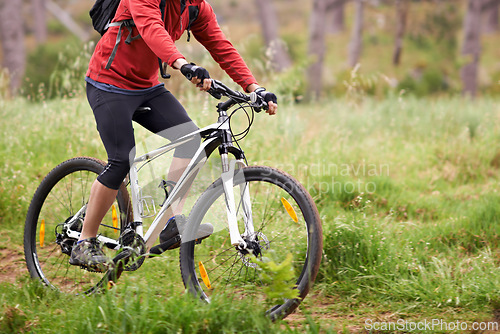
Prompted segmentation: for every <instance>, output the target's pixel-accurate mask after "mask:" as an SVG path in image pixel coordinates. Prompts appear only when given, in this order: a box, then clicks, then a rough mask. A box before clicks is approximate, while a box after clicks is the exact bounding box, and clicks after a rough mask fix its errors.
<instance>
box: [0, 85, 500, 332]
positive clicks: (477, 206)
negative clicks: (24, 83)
mask: <svg viewBox="0 0 500 334" xmlns="http://www.w3.org/2000/svg"><path fill="white" fill-rule="evenodd" d="M206 99H207V97H206V96H205V95H201V94H198V95H190V96H189V99H188V97H187V96H183V97H182V100H184V102H186V101H187V100H189V102H187V103H186V105H187V109H188V111H189V112H190V114H191V115H192V117H193V118H194V119H195V120H196V122H197V123H198V125H200V126H203V125H206V124H208V123H212V122H213V121H214V120H215V117H216V114H215V112H214V108H213V105H214V101H213V100H208V103H207V100H206ZM498 102H499V101H498V100H495V99H486V98H485V99H480V100H477V101H469V100H466V99H462V98H460V97H452V98H441V99H437V100H432V99H416V98H412V97H406V96H402V97H393V98H388V99H385V100H373V99H366V98H363V97H361V98H358V97H355V98H353V97H352V96H348V97H346V98H343V99H339V100H334V101H330V102H323V103H321V104H303V105H301V104H299V105H282V107H281V109H280V113H279V115H278V116H276V117H268V116H267V115H264V114H259V115H257V118H256V121H255V124H254V127H253V130H252V131H251V133H250V135H249V136H248V137H247V138H246V139H245V140H243V142H242V146H243V149H244V150H245V153H246V154H247V156H248V158H249V162H250V164H268V165H271V166H275V167H278V168H281V169H284V170H285V171H287V172H289V173H290V174H292V175H294V176H296V177H297V178H298V179H299V180H300V181H301V182H302V183H303V184H304V185H305V186H306V188H308V190H309V191H310V192H311V194H312V195H313V197H314V199H315V201H316V203H317V205H318V208H319V210H320V215H321V217H322V220H323V226H324V242H325V245H324V259H323V264H322V268H321V272H320V276H319V279H318V283H317V285H316V288H315V290H314V291H313V292H312V295H314V296H315V297H316V298H307V299H306V300H305V302H304V304H303V305H302V306H301V307H300V308H299V311H298V314H299V316H298V317H295V318H294V319H298V320H293V321H291V322H280V323H278V324H275V325H272V324H270V323H269V322H268V321H267V320H266V318H265V317H263V316H262V310H261V309H259V307H257V308H255V305H251V302H248V301H233V302H228V301H227V300H225V299H224V298H221V300H216V301H215V302H214V303H213V304H210V305H202V304H200V303H198V302H195V301H192V300H191V299H190V298H189V297H188V296H186V295H184V291H183V287H182V284H181V279H180V275H179V274H178V262H177V259H176V256H175V255H174V254H171V255H168V256H166V257H162V258H160V259H155V260H153V261H150V262H147V263H146V265H149V266H157V267H158V268H159V274H158V275H159V276H158V277H159V278H160V279H161V283H160V284H157V283H155V284H152V283H151V282H155V279H156V277H149V276H143V275H141V270H139V271H137V272H135V273H130V274H128V273H126V274H124V277H123V280H120V281H119V282H120V284H118V286H117V288H116V289H113V290H112V291H111V292H110V293H107V294H105V295H102V296H96V297H90V298H74V297H72V296H64V295H59V294H56V293H53V292H50V291H47V290H45V289H41V288H40V287H37V286H36V285H35V284H33V283H28V280H27V278H26V277H27V275H28V274H27V272H24V276H22V277H20V278H18V280H17V282H16V283H14V284H11V283H1V284H0V308H1V309H2V312H1V313H2V314H3V316H2V317H1V318H0V319H1V320H0V329H1V330H0V331H4V332H9V331H11V332H20V331H23V330H24V331H35V332H38V333H45V332H53V331H54V329H55V328H57V331H58V332H102V333H105V332H151V333H155V332H166V331H171V332H177V331H184V332H190V333H196V332H202V331H209V332H210V331H211V332H220V331H225V332H235V331H238V332H239V331H245V330H249V328H252V331H257V332H259V331H260V332H279V331H285V332H289V331H294V330H297V331H309V332H316V330H317V328H316V326H318V324H321V329H320V330H322V331H327V330H328V329H329V328H330V327H331V328H334V329H335V330H340V331H345V332H349V331H353V332H355V331H359V330H361V329H362V328H363V324H364V321H365V320H366V319H368V318H371V319H374V318H376V317H382V318H383V319H388V320H393V321H396V320H397V319H400V318H405V319H413V320H417V321H421V320H423V319H432V318H436V317H438V318H443V319H446V320H447V321H456V320H461V321H476V320H480V321H486V320H491V319H493V318H494V315H493V313H494V310H498V309H500V306H499V305H500V296H499V294H500V288H499V287H500V269H499V262H500V248H499V233H500V224H499V223H500V194H499V193H498V185H499V164H498V162H497V160H498V158H496V157H497V156H498V154H499V152H500V146H499V144H498V143H500V109H499V108H498ZM196 105H204V106H205V107H204V109H203V110H202V111H197V109H196V108H195V106H196ZM0 115H1V117H2V120H3V121H2V122H1V123H0V131H1V132H2V140H1V141H0V157H1V161H2V162H3V164H2V165H1V166H0V172H1V173H2V177H1V178H0V230H1V232H2V235H6V236H9V238H8V240H4V241H2V242H0V245H1V249H5V248H14V249H16V250H20V249H21V247H22V246H21V245H22V226H23V223H24V217H25V214H26V210H27V207H28V205H29V201H30V200H31V196H32V194H33V192H34V191H35V189H36V187H37V185H38V184H39V183H40V181H41V179H42V178H43V176H44V175H45V174H46V173H47V172H48V171H50V169H51V168H52V167H53V166H55V165H56V164H58V163H60V162H62V161H63V160H65V159H68V158H71V157H73V156H78V155H89V156H96V157H98V158H101V159H105V152H104V150H103V148H102V146H101V143H100V140H99V137H98V134H97V131H96V130H95V124H94V120H93V115H92V112H91V110H90V108H89V107H88V105H87V102H86V101H85V100H84V99H83V98H81V99H72V100H65V99H62V100H53V101H48V102H44V103H39V104H31V103H29V102H26V101H25V100H22V99H16V100H12V101H4V100H3V101H0ZM239 122H241V123H243V122H244V119H243V118H240V119H239ZM242 126H244V125H242ZM136 136H137V138H142V137H145V136H147V133H146V131H144V130H142V129H137V130H136ZM495 159H497V160H495ZM144 272H150V271H149V270H144ZM233 309H234V310H236V312H235V311H234V310H233ZM200 319H202V320H200ZM308 319H309V320H308ZM53 324H54V325H53ZM2 326H3V327H2ZM289 326H291V328H290V327H289Z"/></svg>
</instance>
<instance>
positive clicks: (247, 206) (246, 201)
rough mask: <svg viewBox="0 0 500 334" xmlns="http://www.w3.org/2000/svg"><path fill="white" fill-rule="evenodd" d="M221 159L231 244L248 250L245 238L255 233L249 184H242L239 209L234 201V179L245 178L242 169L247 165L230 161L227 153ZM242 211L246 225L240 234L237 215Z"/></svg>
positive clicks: (241, 161) (237, 161)
mask: <svg viewBox="0 0 500 334" xmlns="http://www.w3.org/2000/svg"><path fill="white" fill-rule="evenodd" d="M221 159H222V175H221V179H222V185H223V188H224V196H225V199H226V210H227V221H228V227H229V235H230V237H231V244H232V245H233V246H238V248H240V249H246V248H247V243H246V242H245V240H244V238H250V237H252V236H253V235H254V232H255V230H254V226H253V220H252V206H251V202H250V192H249V186H248V182H242V183H241V184H240V203H239V204H238V209H237V208H236V203H235V200H234V178H235V176H236V177H244V175H243V169H242V168H243V167H245V166H246V165H245V162H244V161H243V160H231V161H229V159H228V154H227V153H223V154H221ZM236 164H238V167H239V172H238V173H237V174H236V175H235V170H236ZM240 209H242V210H243V220H244V224H245V232H244V233H243V234H240V231H239V229H238V218H237V213H238V211H239V210H240ZM237 210H238V211H237ZM247 240H248V239H247Z"/></svg>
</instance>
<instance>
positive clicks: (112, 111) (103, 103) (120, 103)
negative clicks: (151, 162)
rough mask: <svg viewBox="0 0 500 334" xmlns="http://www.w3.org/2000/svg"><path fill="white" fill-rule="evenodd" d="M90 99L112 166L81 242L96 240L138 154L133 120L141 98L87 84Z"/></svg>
mask: <svg viewBox="0 0 500 334" xmlns="http://www.w3.org/2000/svg"><path fill="white" fill-rule="evenodd" d="M87 98H88V100H89V103H90V106H91V107H92V110H93V112H94V116H95V119H96V123H97V130H98V131H99V135H100V137H101V140H102V142H103V144H104V147H105V149H106V152H107V154H108V164H107V166H106V168H105V169H104V171H103V172H102V173H101V174H100V175H99V176H98V177H97V180H96V181H95V182H94V184H93V185H92V188H91V193H90V197H89V202H88V204H87V210H86V214H85V219H84V223H83V229H82V233H81V236H80V240H84V239H87V238H91V237H95V236H96V233H97V230H98V228H99V224H100V223H101V220H102V218H103V217H104V215H105V214H106V212H107V211H108V210H109V208H110V206H111V204H112V202H113V199H114V198H115V197H116V193H117V190H118V188H119V187H120V185H121V183H122V182H123V179H124V178H125V176H126V175H127V173H128V171H129V169H130V160H129V159H130V157H131V156H134V155H135V152H134V146H135V140H134V129H133V127H132V117H133V113H134V111H135V109H136V108H137V107H139V106H140V104H141V97H138V96H129V95H123V94H114V93H108V92H105V91H102V90H99V89H97V88H95V87H94V86H92V85H90V84H88V85H87Z"/></svg>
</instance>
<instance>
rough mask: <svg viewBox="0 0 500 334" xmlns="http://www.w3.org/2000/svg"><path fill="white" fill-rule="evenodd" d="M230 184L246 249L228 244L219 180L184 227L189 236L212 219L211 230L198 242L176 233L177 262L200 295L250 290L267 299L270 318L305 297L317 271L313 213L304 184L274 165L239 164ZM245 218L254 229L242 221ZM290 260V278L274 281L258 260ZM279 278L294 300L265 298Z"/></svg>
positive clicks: (317, 228)
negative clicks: (178, 238)
mask: <svg viewBox="0 0 500 334" xmlns="http://www.w3.org/2000/svg"><path fill="white" fill-rule="evenodd" d="M233 184H234V187H235V188H234V194H235V195H234V196H235V203H236V209H237V216H238V225H239V226H238V227H239V231H240V233H243V235H242V237H243V239H244V240H245V241H247V245H248V248H249V249H250V251H249V250H248V249H246V250H242V249H238V247H237V246H232V245H231V240H230V237H229V230H228V227H227V214H226V205H225V196H224V190H223V185H222V180H221V179H218V180H217V181H215V182H214V183H213V184H212V185H211V186H210V187H209V188H208V189H207V190H206V191H205V192H204V193H203V194H202V195H201V196H200V198H199V199H198V201H197V202H196V203H195V205H194V206H193V209H192V211H191V213H190V215H189V220H188V221H189V223H188V227H187V230H189V231H191V232H190V233H194V234H192V235H196V234H195V233H196V232H195V231H196V230H197V227H198V226H199V225H200V224H204V223H209V224H212V225H213V226H214V233H213V234H212V235H210V236H209V237H208V238H206V239H203V240H201V242H200V240H197V241H189V240H185V238H184V236H183V243H182V244H181V250H180V264H181V272H182V279H183V281H184V285H185V286H186V288H187V289H188V290H189V291H190V292H192V293H193V294H194V295H196V296H199V297H200V298H201V299H203V300H206V301H209V299H210V296H211V295H212V294H214V293H216V292H217V291H222V292H224V293H228V294H229V295H232V296H235V297H236V298H246V297H248V296H252V297H255V298H256V301H257V302H265V303H267V304H268V305H269V310H268V311H267V313H268V315H269V316H270V317H271V318H272V319H273V320H274V319H278V318H284V317H286V316H287V315H288V314H290V313H291V312H293V311H294V310H295V309H296V308H297V306H298V305H299V303H300V302H301V300H302V299H303V298H304V297H305V296H306V295H307V293H308V292H309V289H310V287H311V286H312V284H313V282H314V280H315V278H316V275H317V273H318V269H319V265H320V261H321V253H322V247H323V241H322V227H321V221H320V218H319V214H318V211H317V209H316V206H315V204H314V201H313V200H312V198H311V196H310V195H309V194H308V193H307V191H306V190H305V189H304V187H303V186H302V185H300V184H299V183H298V182H297V181H296V180H295V179H293V178H292V177H291V176H289V175H287V174H285V173H283V172H281V171H279V170H276V169H272V168H269V167H261V166H255V167H245V168H242V169H240V170H238V171H236V172H235V176H234V181H233ZM247 188H248V190H249V195H250V196H249V197H250V199H249V200H248V199H247V200H246V201H245V200H244V197H245V196H243V195H242V194H244V190H246V189H247ZM244 203H250V205H248V204H247V205H245V204H244ZM248 206H250V208H248ZM250 212H251V215H249V213H250ZM250 220H251V221H253V226H254V230H253V231H252V230H251V229H248V226H245V225H246V224H247V222H248V221H250ZM243 231H246V232H243ZM185 233H186V232H185ZM186 234H187V233H186ZM186 239H188V238H186ZM290 259H292V261H291V263H289V266H290V272H291V273H292V276H293V278H292V279H291V280H288V282H273V281H272V280H273V273H272V272H271V273H270V272H269V271H268V272H266V270H262V268H265V267H264V266H262V265H260V264H259V263H260V262H259V261H263V262H266V261H272V262H274V264H276V265H278V266H279V265H283V264H284V263H286V262H287V261H290ZM274 279H276V280H278V278H276V277H275V278H274ZM280 283H287V284H288V285H287V286H288V287H289V288H288V289H290V290H293V289H295V291H296V298H284V297H279V296H278V297H277V298H274V297H276V296H274V297H272V296H270V295H271V294H272V293H273V292H275V293H276V292H278V291H270V290H272V289H279V288H276V287H278V286H279V284H280ZM292 286H293V289H292ZM285 290H286V289H285ZM270 292H271V293H270ZM281 292H284V293H287V291H281ZM288 292H289V291H288ZM271 297H272V298H271Z"/></svg>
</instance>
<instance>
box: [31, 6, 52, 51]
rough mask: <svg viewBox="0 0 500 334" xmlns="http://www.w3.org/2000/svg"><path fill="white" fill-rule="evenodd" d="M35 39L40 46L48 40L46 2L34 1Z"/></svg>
mask: <svg viewBox="0 0 500 334" xmlns="http://www.w3.org/2000/svg"><path fill="white" fill-rule="evenodd" d="M31 3H32V5H33V20H34V23H35V25H34V27H33V29H34V32H35V39H36V41H37V43H38V44H42V43H45V41H46V40H47V35H48V34H47V10H46V9H45V0H32V2H31Z"/></svg>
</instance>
